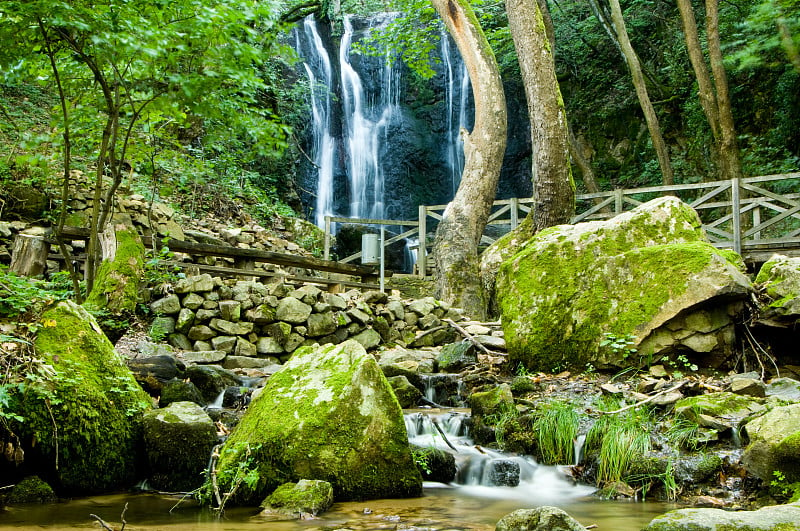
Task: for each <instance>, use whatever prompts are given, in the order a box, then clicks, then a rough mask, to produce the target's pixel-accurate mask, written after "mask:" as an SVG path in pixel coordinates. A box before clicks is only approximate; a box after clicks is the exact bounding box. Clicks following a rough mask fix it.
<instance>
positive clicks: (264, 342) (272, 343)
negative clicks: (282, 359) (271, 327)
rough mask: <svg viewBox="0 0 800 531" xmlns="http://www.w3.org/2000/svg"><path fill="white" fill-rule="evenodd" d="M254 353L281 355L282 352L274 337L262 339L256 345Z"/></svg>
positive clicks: (281, 347)
mask: <svg viewBox="0 0 800 531" xmlns="http://www.w3.org/2000/svg"><path fill="white" fill-rule="evenodd" d="M295 348H296V347H295ZM256 352H257V353H258V354H262V355H263V354H282V353H283V352H284V349H283V346H281V344H280V342H278V340H276V339H275V338H274V337H262V338H260V339H259V340H258V343H256Z"/></svg>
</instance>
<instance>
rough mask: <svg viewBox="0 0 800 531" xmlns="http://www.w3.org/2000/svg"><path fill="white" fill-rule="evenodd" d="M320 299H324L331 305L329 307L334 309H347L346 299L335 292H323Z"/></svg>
mask: <svg viewBox="0 0 800 531" xmlns="http://www.w3.org/2000/svg"><path fill="white" fill-rule="evenodd" d="M322 300H323V301H325V302H326V303H327V304H330V305H331V308H333V309H334V310H346V309H347V301H346V300H344V298H343V297H341V296H340V295H336V294H335V293H323V294H322Z"/></svg>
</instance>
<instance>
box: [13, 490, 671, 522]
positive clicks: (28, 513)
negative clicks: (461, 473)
mask: <svg viewBox="0 0 800 531" xmlns="http://www.w3.org/2000/svg"><path fill="white" fill-rule="evenodd" d="M578 488H580V487H578ZM583 488H585V487H583ZM578 492H579V491H576V492H564V491H555V492H548V491H547V490H544V489H542V490H540V491H538V492H531V491H527V490H519V489H514V488H502V487H478V486H476V487H449V486H445V485H442V484H437V483H426V484H425V491H424V496H422V497H420V498H412V499H403V500H369V501H364V502H343V503H336V504H334V505H333V507H332V508H331V509H330V510H329V511H328V512H326V513H325V514H323V515H321V516H320V517H319V518H317V519H314V520H305V521H291V522H276V521H271V520H267V519H265V518H264V517H261V516H258V515H257V514H255V511H254V510H253V509H239V508H233V509H230V510H228V511H226V513H225V518H224V519H216V518H215V516H214V514H213V513H211V512H210V511H208V510H205V509H200V508H198V507H197V506H196V505H194V504H193V502H186V503H184V504H182V505H181V506H179V507H178V508H177V509H175V510H173V511H172V512H171V513H170V508H172V507H173V506H174V505H175V503H176V502H177V500H178V498H175V497H170V496H164V495H154V494H114V495H107V496H96V497H91V498H81V499H75V500H71V501H67V502H62V503H56V504H48V505H29V506H24V507H14V508H9V509H7V510H6V511H0V530H7V529H16V530H34V529H99V525H98V523H97V522H96V521H95V520H94V519H92V518H91V517H90V516H89V515H90V514H96V515H98V516H100V517H101V518H103V519H104V520H105V521H106V522H108V523H109V524H111V525H113V526H115V528H116V529H119V525H120V514H121V513H122V509H123V508H124V506H125V503H126V502H127V503H128V504H129V506H128V510H127V512H126V514H125V519H126V521H127V526H126V528H125V529H126V530H127V531H145V530H147V531H156V530H170V531H185V530H190V529H193V530H207V531H223V530H226V531H227V530H230V531H233V530H245V531H246V530H251V529H253V530H254V529H270V530H275V531H284V530H285V531H301V530H303V531H312V530H334V529H352V530H358V531H367V530H382V529H417V530H423V529H425V530H436V531H450V530H480V531H489V530H493V529H494V525H495V523H496V522H497V521H498V520H499V519H500V518H501V517H502V516H503V515H505V514H508V513H510V512H511V511H514V510H516V509H522V508H530V507H536V506H539V505H556V506H559V507H561V508H562V509H564V510H566V511H567V512H569V513H570V514H571V515H572V516H574V517H575V518H577V519H578V521H580V522H581V523H582V524H584V525H590V524H596V525H597V526H598V527H597V529H600V530H608V531H634V530H639V529H641V528H642V527H644V526H645V525H646V524H647V523H648V522H649V521H650V520H651V519H652V518H653V517H654V516H656V515H658V514H660V513H662V512H664V511H666V510H669V509H670V508H672V507H670V506H667V505H665V504H661V503H649V502H648V503H641V502H640V503H636V502H618V501H603V500H599V499H597V498H594V497H591V496H573V495H572V494H576V493H578Z"/></svg>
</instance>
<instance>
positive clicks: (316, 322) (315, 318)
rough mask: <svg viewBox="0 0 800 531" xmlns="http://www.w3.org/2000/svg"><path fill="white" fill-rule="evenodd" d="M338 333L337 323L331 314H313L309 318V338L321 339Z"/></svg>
mask: <svg viewBox="0 0 800 531" xmlns="http://www.w3.org/2000/svg"><path fill="white" fill-rule="evenodd" d="M335 331H336V321H335V320H334V316H333V314H332V313H331V312H327V313H312V314H311V315H309V316H308V336H309V337H320V336H325V335H328V334H332V333H334V332H335Z"/></svg>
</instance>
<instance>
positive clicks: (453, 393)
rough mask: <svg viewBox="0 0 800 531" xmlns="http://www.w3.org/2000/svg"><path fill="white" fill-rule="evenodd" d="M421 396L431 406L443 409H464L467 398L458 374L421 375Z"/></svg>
mask: <svg viewBox="0 0 800 531" xmlns="http://www.w3.org/2000/svg"><path fill="white" fill-rule="evenodd" d="M423 389H424V392H423V396H424V397H425V400H427V401H428V402H431V403H432V404H431V405H434V404H435V405H437V406H444V407H464V406H465V405H466V400H467V396H466V394H465V390H464V386H463V382H462V381H461V378H460V377H459V375H458V374H447V373H437V374H427V375H423Z"/></svg>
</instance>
